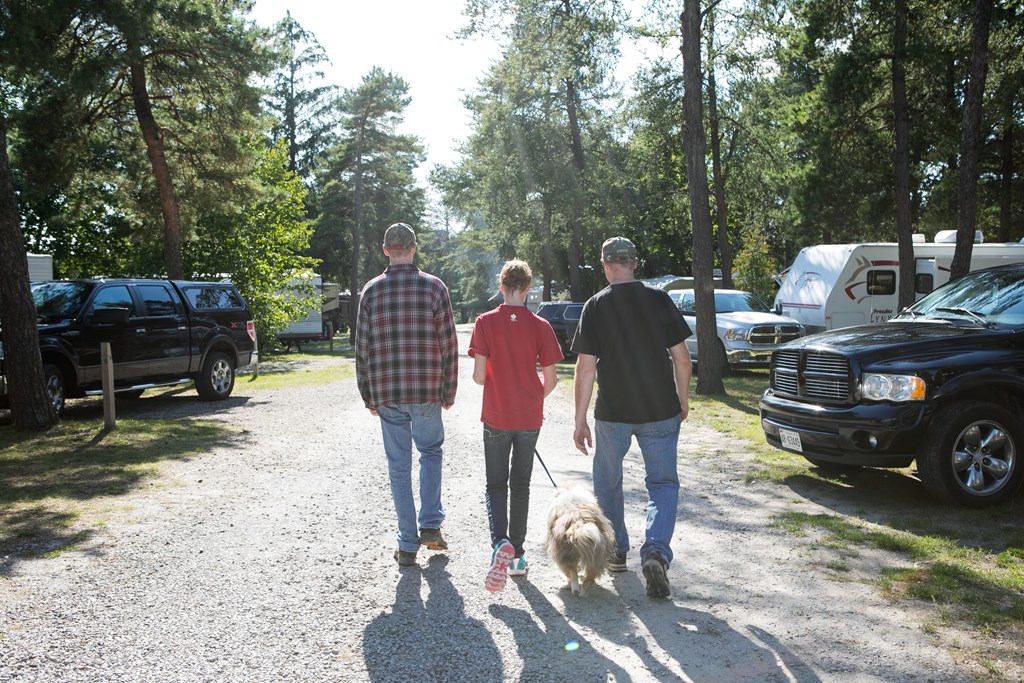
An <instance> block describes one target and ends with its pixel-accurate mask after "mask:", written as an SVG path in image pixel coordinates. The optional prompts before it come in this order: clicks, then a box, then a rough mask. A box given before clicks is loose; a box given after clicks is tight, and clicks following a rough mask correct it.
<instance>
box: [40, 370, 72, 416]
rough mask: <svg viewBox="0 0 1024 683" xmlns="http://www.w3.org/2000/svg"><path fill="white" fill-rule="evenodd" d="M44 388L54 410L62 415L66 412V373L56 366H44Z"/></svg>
mask: <svg viewBox="0 0 1024 683" xmlns="http://www.w3.org/2000/svg"><path fill="white" fill-rule="evenodd" d="M43 386H45V387H46V394H47V395H48V396H49V397H50V403H52V404H53V410H54V412H56V413H57V415H60V414H62V413H63V412H64V399H65V398H66V397H67V384H66V383H65V381H64V373H63V372H61V371H60V368H58V367H57V366H56V365H52V364H50V363H44V364H43Z"/></svg>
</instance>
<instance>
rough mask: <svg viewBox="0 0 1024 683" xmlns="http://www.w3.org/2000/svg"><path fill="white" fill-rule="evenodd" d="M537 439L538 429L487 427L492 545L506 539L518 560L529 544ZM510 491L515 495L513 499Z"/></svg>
mask: <svg viewBox="0 0 1024 683" xmlns="http://www.w3.org/2000/svg"><path fill="white" fill-rule="evenodd" d="M538 436H540V430H539V429H495V428H494V427H491V426H490V425H488V424H484V467H485V469H486V472H487V490H486V492H485V498H486V500H487V521H488V522H490V525H491V545H492V546H493V545H495V544H497V543H498V541H500V540H501V539H503V538H504V539H507V540H508V541H509V543H511V544H512V547H513V548H515V549H516V557H522V555H523V542H525V541H526V518H527V517H528V516H529V513H530V477H531V476H532V475H533V450H534V448H535V447H536V446H537V437H538ZM510 458H511V462H510ZM509 491H511V492H512V496H511V500H510V499H509ZM506 508H507V509H508V512H507V513H506V511H505V510H506Z"/></svg>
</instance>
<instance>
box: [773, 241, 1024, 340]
mask: <svg viewBox="0 0 1024 683" xmlns="http://www.w3.org/2000/svg"><path fill="white" fill-rule="evenodd" d="M923 237H924V236H923V235H915V236H914V295H915V299H920V298H921V297H922V296H924V295H925V294H927V293H929V292H931V291H932V290H933V289H935V288H936V287H938V286H939V285H941V284H944V283H946V282H948V281H949V273H950V264H951V263H952V261H953V251H954V249H955V248H956V244H955V240H956V232H955V231H953V230H947V231H942V232H939V233H938V234H936V236H935V241H934V242H925V241H924V240H923ZM978 238H980V233H978V237H976V243H975V245H974V249H973V252H972V255H971V268H970V269H971V270H981V269H983V268H990V267H992V266H998V265H1002V264H1004V263H1019V262H1024V244H1018V243H989V244H985V243H981V242H980V241H977V240H978ZM899 274H900V263H899V256H898V248H897V245H896V243H895V242H877V243H870V244H819V245H815V246H812V247H804V248H803V249H802V250H801V251H800V253H799V254H798V255H797V257H796V259H795V260H794V261H793V265H792V266H790V267H789V269H788V270H787V271H786V275H785V279H784V280H783V281H782V283H781V285H780V287H779V293H778V294H777V295H776V296H775V305H774V308H775V311H776V312H777V313H779V314H781V315H785V316H788V317H790V318H793V319H795V320H797V321H799V322H800V323H802V324H803V326H804V327H805V328H806V329H807V333H808V334H813V333H815V332H822V331H824V330H831V329H836V328H839V327H850V326H851V325H861V324H865V323H877V322H884V321H886V320H888V319H889V318H891V317H892V316H894V315H896V313H898V312H899V310H898V309H899V305H898V304H899Z"/></svg>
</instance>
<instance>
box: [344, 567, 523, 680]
mask: <svg viewBox="0 0 1024 683" xmlns="http://www.w3.org/2000/svg"><path fill="white" fill-rule="evenodd" d="M447 564H448V558H447V557H445V556H444V555H434V556H433V557H431V558H430V561H429V565H428V566H427V567H426V568H422V569H421V568H420V567H418V566H417V567H403V568H401V569H400V570H399V571H400V573H401V576H400V578H399V580H398V585H397V586H396V588H395V603H394V606H393V607H392V609H391V611H390V612H384V613H382V614H381V615H380V616H378V617H377V618H376V619H374V620H373V621H372V622H370V624H368V625H367V627H366V629H365V631H364V632H363V657H364V661H365V664H366V670H367V672H368V674H369V677H370V680H371V681H374V682H376V683H382V682H383V681H463V680H465V681H483V682H486V681H495V682H499V681H503V680H504V675H503V663H502V659H501V655H500V654H499V652H498V649H497V647H496V646H495V644H494V640H493V638H492V637H491V634H490V633H489V632H488V631H487V628H486V627H485V626H484V624H483V623H482V622H480V621H479V620H477V619H472V618H470V617H468V616H466V612H465V604H464V601H463V599H462V596H461V595H459V593H458V591H457V590H456V588H455V586H454V585H453V584H452V581H451V575H450V574H449V573H448V570H447ZM424 579H425V580H426V582H427V586H428V590H429V593H428V596H427V599H426V601H424V600H423V597H422V582H423V580H424Z"/></svg>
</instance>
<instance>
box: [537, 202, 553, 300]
mask: <svg viewBox="0 0 1024 683" xmlns="http://www.w3.org/2000/svg"><path fill="white" fill-rule="evenodd" d="M541 211H542V212H543V213H542V214H541V217H540V231H541V239H542V240H543V242H542V244H541V259H540V264H541V265H540V273H541V277H542V278H543V279H544V287H543V290H542V292H541V299H542V300H543V301H551V280H552V279H553V278H552V277H551V269H552V268H553V267H554V263H555V257H554V255H553V254H552V253H551V252H552V245H551V209H549V208H548V205H547V202H544V204H543V208H542V209H541Z"/></svg>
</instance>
